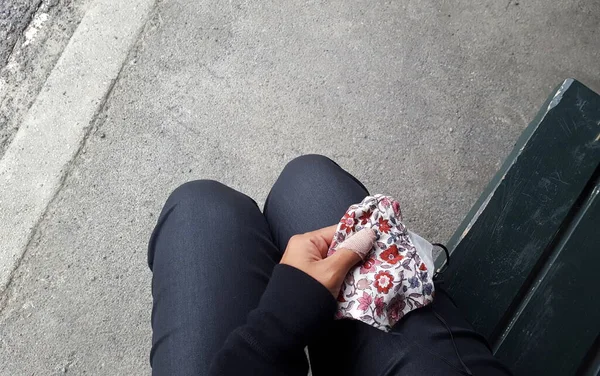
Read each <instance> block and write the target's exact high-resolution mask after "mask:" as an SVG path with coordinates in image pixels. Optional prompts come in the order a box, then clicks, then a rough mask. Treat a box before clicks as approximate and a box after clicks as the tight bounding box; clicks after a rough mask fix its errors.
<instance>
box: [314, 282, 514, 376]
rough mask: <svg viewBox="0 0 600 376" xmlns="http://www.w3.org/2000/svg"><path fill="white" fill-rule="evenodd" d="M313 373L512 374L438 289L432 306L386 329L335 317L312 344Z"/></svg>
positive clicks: (413, 312) (316, 375)
mask: <svg viewBox="0 0 600 376" xmlns="http://www.w3.org/2000/svg"><path fill="white" fill-rule="evenodd" d="M309 350H310V351H309V352H310V362H311V367H312V369H313V374H314V375H315V376H320V375H327V374H331V373H332V370H333V371H334V373H336V374H342V375H349V376H353V375H356V376H359V375H360V376H362V375H373V376H375V375H388V376H392V375H393V376H400V375H440V376H442V375H491V376H495V375H510V371H509V370H508V369H507V368H506V367H505V366H504V365H503V364H502V363H501V362H499V361H498V360H497V359H495V358H494V357H493V355H492V353H491V351H490V349H489V347H488V345H487V343H486V341H485V339H484V338H483V337H482V336H481V335H479V334H478V333H476V332H475V331H474V330H473V329H472V327H471V326H470V325H469V324H468V323H467V322H466V321H465V320H464V318H463V317H462V315H461V314H460V312H459V310H458V309H457V308H456V306H454V304H453V303H452V301H451V300H450V299H449V297H448V296H447V295H446V294H445V293H444V292H443V291H441V290H439V289H438V291H436V300H435V301H434V302H433V303H432V305H430V306H427V307H424V308H420V309H417V310H414V311H412V312H410V313H409V314H407V315H406V316H405V317H404V318H403V319H402V320H401V321H400V322H398V324H396V326H395V327H394V328H393V329H392V331H391V332H389V333H386V332H383V331H381V330H379V329H375V328H373V327H371V326H369V325H366V324H364V323H362V322H359V321H354V320H339V321H335V322H334V325H333V326H332V327H331V328H330V330H329V331H328V332H327V333H323V337H322V338H321V340H320V342H319V344H317V345H314V346H312V347H311V348H310V349H309Z"/></svg>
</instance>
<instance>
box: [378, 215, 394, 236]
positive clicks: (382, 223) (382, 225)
mask: <svg viewBox="0 0 600 376" xmlns="http://www.w3.org/2000/svg"><path fill="white" fill-rule="evenodd" d="M377 224H378V225H379V231H381V232H385V233H386V234H387V233H388V232H390V230H391V229H392V228H391V227H390V222H388V221H386V220H385V219H383V218H379V221H378V223H377Z"/></svg>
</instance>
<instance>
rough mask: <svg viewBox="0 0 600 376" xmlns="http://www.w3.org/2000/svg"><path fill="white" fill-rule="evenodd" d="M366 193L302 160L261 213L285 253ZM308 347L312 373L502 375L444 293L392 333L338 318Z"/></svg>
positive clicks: (335, 169) (318, 160) (334, 171)
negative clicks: (298, 236)
mask: <svg viewBox="0 0 600 376" xmlns="http://www.w3.org/2000/svg"><path fill="white" fill-rule="evenodd" d="M367 195H369V193H368V191H367V189H366V188H365V187H364V185H363V184H362V183H360V182H359V181H358V180H357V179H356V178H355V177H353V176H352V175H350V174H349V173H348V172H346V171H344V170H343V169H342V168H341V167H340V166H338V165H337V164H336V163H335V162H333V161H331V160H330V159H328V158H326V157H323V156H319V155H306V156H302V157H298V158H296V159H294V160H293V161H291V162H290V163H289V164H288V165H287V166H286V167H285V169H284V170H283V171H282V173H281V175H280V176H279V178H278V179H277V181H276V183H275V185H274V186H273V189H272V190H271V193H270V194H269V197H268V198H267V202H266V204H265V209H264V212H265V216H266V218H267V221H268V223H269V226H270V227H271V232H272V234H273V238H274V240H275V243H276V245H277V246H278V247H279V248H280V249H281V250H282V251H283V250H284V249H285V247H286V245H287V242H288V240H289V238H290V237H291V236H292V235H295V234H299V233H303V232H307V231H312V230H315V229H318V228H322V227H325V226H329V225H332V224H336V223H338V222H339V220H340V218H341V217H342V216H343V215H344V213H345V211H346V210H347V209H348V207H349V206H350V205H352V204H355V203H358V202H360V201H362V199H363V198H364V197H365V196H367ZM440 318H441V320H440ZM308 347H309V354H310V362H311V368H312V371H313V374H314V375H315V376H319V375H327V374H343V375H410V374H430V375H448V374H468V372H467V371H466V370H465V367H463V365H462V363H461V361H462V362H464V363H465V366H466V368H467V369H470V370H471V371H472V372H473V374H490V375H495V374H499V375H500V374H502V375H504V374H508V371H507V370H506V369H505V368H503V366H502V365H501V364H500V363H499V362H498V361H497V360H496V359H494V358H493V356H492V355H491V352H490V350H489V348H488V347H487V344H486V342H485V340H484V339H483V338H482V337H481V336H479V335H478V334H477V333H475V332H474V331H473V330H472V328H471V326H470V325H469V324H468V323H467V322H466V321H465V320H464V319H463V318H462V315H461V314H460V312H459V311H458V309H457V308H456V307H455V306H454V304H453V303H452V302H451V300H450V299H449V298H448V297H447V295H446V294H444V293H443V292H442V291H439V294H438V295H437V297H436V300H435V302H434V303H433V305H432V306H430V307H428V308H424V309H420V310H416V311H414V312H412V313H410V314H409V315H407V316H406V317H405V318H404V319H403V320H401V321H400V322H399V323H398V324H397V325H396V327H395V328H394V330H393V331H392V332H390V333H385V332H383V331H381V330H379V329H375V328H373V327H371V326H369V325H366V324H363V323H361V322H359V321H352V320H336V321H334V323H333V325H332V326H331V327H330V329H329V330H328V331H327V332H324V333H322V335H321V336H320V338H319V339H318V340H317V341H315V343H313V344H309V346H308ZM457 351H458V353H457Z"/></svg>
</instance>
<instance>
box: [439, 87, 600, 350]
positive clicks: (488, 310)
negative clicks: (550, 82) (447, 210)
mask: <svg viewBox="0 0 600 376" xmlns="http://www.w3.org/2000/svg"><path fill="white" fill-rule="evenodd" d="M599 134H600V97H599V96H598V95H597V94H595V93H594V92H593V91H591V90H590V89H588V88H587V87H585V86H584V85H583V84H581V83H579V82H577V81H574V80H567V81H565V82H564V83H563V85H561V86H560V87H559V88H558V89H557V91H556V92H555V94H554V95H553V96H551V97H550V98H549V100H548V101H547V102H546V104H545V105H544V107H543V110H542V111H540V113H539V114H538V116H537V117H536V119H535V120H534V121H533V122H532V123H531V124H530V125H529V126H528V127H527V129H526V130H525V131H524V132H523V134H522V136H521V137H520V139H519V140H518V141H517V144H516V145H515V148H514V150H513V151H512V153H511V154H510V155H509V157H508V158H507V160H506V161H505V163H504V165H503V166H502V168H501V169H500V171H499V172H498V173H497V174H496V176H495V177H494V178H493V179H492V181H491V182H490V184H489V185H488V187H487V188H486V190H485V191H484V193H483V194H482V196H481V197H480V199H479V200H478V202H477V203H476V204H475V206H474V207H473V209H472V210H471V212H470V213H469V214H468V215H467V217H466V218H465V220H464V221H463V223H462V225H461V226H460V227H459V228H458V230H457V231H456V233H455V235H454V236H453V237H452V239H451V240H450V242H449V244H448V245H449V249H450V250H451V252H452V257H451V263H450V265H449V266H448V269H447V271H446V272H445V275H444V277H445V279H446V281H447V289H448V290H449V292H450V293H451V295H452V296H453V298H454V299H455V301H456V303H457V305H458V306H459V308H461V310H462V311H463V312H464V314H465V315H466V317H467V319H468V320H469V321H470V322H471V323H472V324H473V326H474V327H475V328H476V329H477V330H478V331H479V332H481V333H482V334H483V335H485V336H486V337H487V338H488V339H489V340H490V341H491V342H492V343H494V342H495V340H496V338H497V336H498V335H499V334H501V333H502V332H503V330H504V327H505V326H506V325H507V324H508V323H509V322H510V320H511V315H512V314H513V313H514V310H515V309H516V308H517V307H518V306H519V305H520V299H521V298H522V297H523V296H524V295H525V294H526V292H527V291H528V290H529V287H530V283H531V281H533V279H534V277H535V273H537V271H539V269H540V265H543V264H544V263H545V262H546V258H547V257H548V254H549V247H550V245H551V244H552V243H553V242H555V237H556V235H557V234H558V233H559V230H560V229H561V227H563V226H564V225H565V223H568V222H569V221H570V219H572V218H571V217H570V216H571V215H572V213H573V210H572V208H573V205H574V204H575V203H576V201H577V200H578V198H579V197H580V195H581V194H582V192H583V190H584V187H586V184H588V182H589V181H590V179H591V178H592V176H593V174H594V171H595V170H596V168H597V167H598V165H599V164H600V137H599Z"/></svg>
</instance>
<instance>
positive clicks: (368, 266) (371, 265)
mask: <svg viewBox="0 0 600 376" xmlns="http://www.w3.org/2000/svg"><path fill="white" fill-rule="evenodd" d="M378 265H381V261H379V260H377V259H376V258H374V257H373V256H371V257H369V258H368V259H366V260H365V262H364V263H363V264H362V265H361V266H360V274H367V273H371V272H374V271H375V270H376V267H377V266H378Z"/></svg>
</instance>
